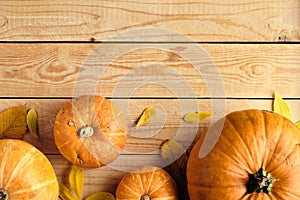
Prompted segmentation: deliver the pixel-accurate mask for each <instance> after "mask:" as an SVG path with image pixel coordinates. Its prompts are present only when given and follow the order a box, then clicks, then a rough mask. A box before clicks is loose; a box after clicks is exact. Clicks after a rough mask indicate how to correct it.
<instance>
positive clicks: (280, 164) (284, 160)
mask: <svg viewBox="0 0 300 200" xmlns="http://www.w3.org/2000/svg"><path fill="white" fill-rule="evenodd" d="M297 146H298V144H295V146H294V147H293V148H291V151H290V152H289V153H288V154H287V156H286V157H285V158H284V159H283V160H282V162H280V163H279V164H278V166H277V167H275V168H273V169H272V170H269V172H270V173H272V172H274V171H275V170H277V169H278V168H279V167H281V166H282V165H283V163H285V162H286V160H287V158H288V157H289V156H290V155H291V154H292V153H293V152H294V150H295V147H297Z"/></svg>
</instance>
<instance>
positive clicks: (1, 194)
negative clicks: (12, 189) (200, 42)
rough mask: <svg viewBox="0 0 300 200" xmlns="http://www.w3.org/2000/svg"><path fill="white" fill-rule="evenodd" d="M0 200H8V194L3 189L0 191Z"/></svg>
mask: <svg viewBox="0 0 300 200" xmlns="http://www.w3.org/2000/svg"><path fill="white" fill-rule="evenodd" d="M0 200H8V194H7V192H6V191H5V190H4V189H0Z"/></svg>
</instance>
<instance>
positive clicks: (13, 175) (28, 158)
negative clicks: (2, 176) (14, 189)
mask: <svg viewBox="0 0 300 200" xmlns="http://www.w3.org/2000/svg"><path fill="white" fill-rule="evenodd" d="M34 151H35V149H34V148H30V151H28V152H27V154H26V155H24V156H23V157H22V158H21V160H20V161H18V164H17V166H16V167H14V169H13V171H12V172H11V174H10V176H9V179H8V181H7V183H6V188H4V189H8V188H9V186H10V184H11V182H12V181H13V180H14V179H15V178H16V177H17V174H16V173H18V171H19V169H22V168H24V166H26V165H27V164H30V163H31V161H32V159H31V158H32V156H33V155H34ZM26 161H28V162H26Z"/></svg>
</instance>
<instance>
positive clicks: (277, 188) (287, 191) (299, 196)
mask: <svg viewBox="0 0 300 200" xmlns="http://www.w3.org/2000/svg"><path fill="white" fill-rule="evenodd" d="M274 188H276V190H277V192H273V195H276V196H278V197H279V198H278V199H283V198H282V196H281V195H279V194H277V193H278V190H282V191H284V192H285V193H289V194H291V195H292V196H293V197H295V198H296V197H297V199H299V198H300V195H295V194H294V193H292V192H291V191H289V190H284V189H283V188H282V187H274Z"/></svg>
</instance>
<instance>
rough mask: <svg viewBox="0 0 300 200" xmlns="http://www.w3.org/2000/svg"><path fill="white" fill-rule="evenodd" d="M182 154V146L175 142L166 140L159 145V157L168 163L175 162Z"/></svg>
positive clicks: (183, 151) (183, 150)
mask: <svg viewBox="0 0 300 200" xmlns="http://www.w3.org/2000/svg"><path fill="white" fill-rule="evenodd" d="M184 153H185V149H184V148H183V146H182V144H180V143H179V142H177V141H176V140H172V139H170V140H166V141H165V142H164V143H163V144H162V145H161V156H162V157H163V158H164V159H166V160H168V161H170V162H173V161H175V160H176V159H177V158H179V157H180V156H181V155H182V154H184Z"/></svg>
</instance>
